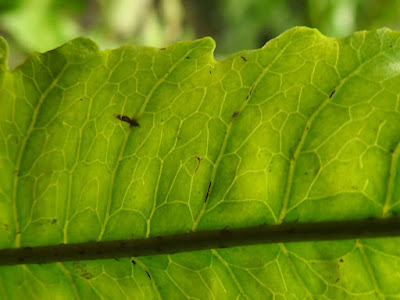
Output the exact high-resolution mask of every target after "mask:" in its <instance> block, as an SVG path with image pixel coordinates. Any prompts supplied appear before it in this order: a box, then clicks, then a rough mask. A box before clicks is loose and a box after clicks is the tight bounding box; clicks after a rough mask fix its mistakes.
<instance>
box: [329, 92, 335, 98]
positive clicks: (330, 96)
mask: <svg viewBox="0 0 400 300" xmlns="http://www.w3.org/2000/svg"><path fill="white" fill-rule="evenodd" d="M335 92H336V90H333V91H332V93H331V94H330V95H329V99H330V98H332V97H333V95H334V94H335Z"/></svg>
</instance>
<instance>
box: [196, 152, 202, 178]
mask: <svg viewBox="0 0 400 300" xmlns="http://www.w3.org/2000/svg"><path fill="white" fill-rule="evenodd" d="M195 157H196V159H197V166H196V170H194V173H195V174H196V172H197V170H198V169H199V167H200V163H201V161H202V160H203V159H202V158H201V157H198V156H195Z"/></svg>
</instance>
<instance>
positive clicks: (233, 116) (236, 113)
mask: <svg viewBox="0 0 400 300" xmlns="http://www.w3.org/2000/svg"><path fill="white" fill-rule="evenodd" d="M238 115H239V112H238V111H235V112H234V113H233V115H232V119H236V117H237V116H238Z"/></svg>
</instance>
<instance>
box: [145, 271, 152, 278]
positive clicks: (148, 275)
mask: <svg viewBox="0 0 400 300" xmlns="http://www.w3.org/2000/svg"><path fill="white" fill-rule="evenodd" d="M145 272H146V274H147V277H149V278H150V279H151V276H150V274H149V272H147V271H145Z"/></svg>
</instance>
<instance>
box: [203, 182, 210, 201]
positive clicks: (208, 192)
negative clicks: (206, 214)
mask: <svg viewBox="0 0 400 300" xmlns="http://www.w3.org/2000/svg"><path fill="white" fill-rule="evenodd" d="M210 188H211V181H210V184H209V185H208V190H207V194H206V198H205V199H204V202H207V199H208V195H209V194H210Z"/></svg>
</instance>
